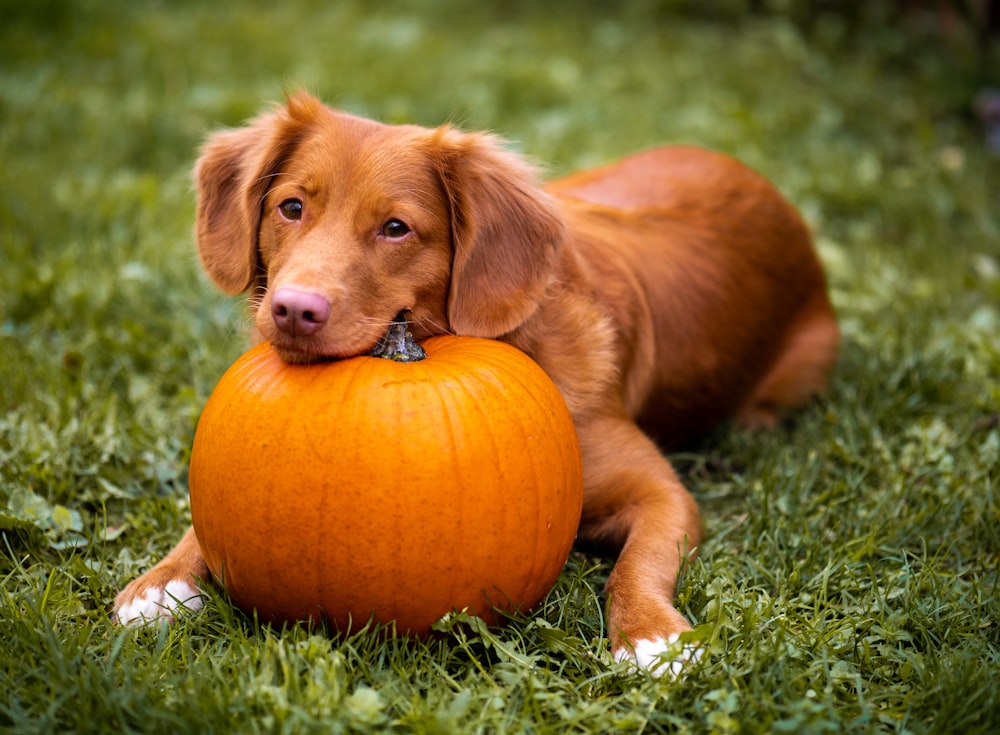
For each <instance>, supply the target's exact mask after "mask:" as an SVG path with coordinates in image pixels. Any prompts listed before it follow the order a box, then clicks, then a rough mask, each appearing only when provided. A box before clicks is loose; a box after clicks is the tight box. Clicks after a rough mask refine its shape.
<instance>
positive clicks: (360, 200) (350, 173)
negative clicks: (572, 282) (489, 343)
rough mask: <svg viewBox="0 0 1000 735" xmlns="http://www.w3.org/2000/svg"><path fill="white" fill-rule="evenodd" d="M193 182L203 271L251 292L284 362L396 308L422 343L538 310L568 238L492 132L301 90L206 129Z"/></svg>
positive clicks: (373, 328) (509, 323)
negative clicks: (269, 107) (252, 116)
mask: <svg viewBox="0 0 1000 735" xmlns="http://www.w3.org/2000/svg"><path fill="white" fill-rule="evenodd" d="M195 179H196V183H197V188H198V214H197V226H196V235H197V240H198V250H199V253H200V255H201V259H202V263H203V264H204V266H205V269H206V270H207V272H208V274H209V275H210V276H211V277H212V279H213V280H214V281H215V282H216V283H217V284H218V285H219V287H220V288H222V289H223V290H225V291H227V292H229V293H240V292H242V291H247V290H249V291H250V303H251V305H252V310H253V312H254V326H255V328H256V330H257V331H258V332H259V334H260V336H261V337H262V338H264V339H266V340H269V341H270V342H271V343H272V344H273V345H274V347H275V349H277V351H278V353H279V354H281V355H282V357H284V358H285V359H287V360H290V361H295V362H302V361H308V360H312V359H316V358H320V357H344V356H350V355H357V354H362V353H365V352H367V351H369V350H370V349H371V348H372V347H373V346H374V345H375V343H376V342H377V341H378V339H379V338H380V337H381V336H382V335H383V334H384V332H385V329H386V327H387V325H388V323H389V322H390V321H392V319H393V318H394V317H395V316H396V314H397V313H399V312H400V311H403V310H409V312H410V314H411V315H410V319H411V320H412V325H411V328H412V330H413V332H414V334H415V335H416V336H417V337H418V339H419V338H421V337H424V336H428V335H430V334H439V333H455V334H461V335H471V336H482V337H499V336H501V335H503V334H506V333H507V332H509V331H511V330H513V329H514V328H516V327H517V326H518V325H519V324H521V323H523V322H524V321H525V320H526V319H527V318H528V317H530V316H531V315H532V314H533V313H534V311H535V309H537V307H538V304H539V302H540V299H541V297H542V294H543V292H544V289H545V286H546V282H547V279H548V276H549V274H550V272H551V269H552V265H553V263H554V261H555V257H556V253H557V252H558V249H559V247H560V244H561V242H562V239H563V224H562V220H561V218H560V216H559V214H558V212H557V210H556V209H555V207H554V205H553V203H552V202H550V200H549V199H548V197H547V195H546V194H544V193H543V192H542V191H541V190H540V189H539V188H538V186H537V184H536V181H535V176H534V171H533V170H532V169H531V167H530V166H528V165H527V164H526V163H525V162H524V161H523V160H522V159H521V158H519V157H518V156H516V155H514V154H512V153H510V152H508V151H506V150H504V148H503V147H502V145H501V143H500V141H498V140H497V139H496V138H494V137H492V136H489V135H485V134H481V133H462V132H459V131H457V130H454V129H452V128H450V127H442V128H438V129H428V128H421V127H416V126H392V125H383V124H380V123H377V122H374V121H371V120H366V119H363V118H358V117H353V116H350V115H346V114H343V113H339V112H335V111H333V110H331V109H329V108H327V107H325V106H323V105H322V104H320V103H319V102H318V101H317V100H315V99H313V98H312V97H309V96H308V95H305V94H302V93H300V94H297V95H294V96H292V97H290V98H289V99H288V101H287V104H286V105H285V106H284V107H282V108H280V109H277V110H275V111H273V112H270V113H268V114H265V115H263V116H261V117H259V118H257V119H256V120H253V121H252V122H251V123H250V124H249V125H248V126H247V127H245V128H240V129H237V130H229V131H223V132H220V133H216V134H214V135H213V136H212V137H211V138H210V139H209V141H208V143H207V144H206V146H205V148H204V150H203V152H202V156H201V158H200V160H199V161H198V164H197V167H196V169H195Z"/></svg>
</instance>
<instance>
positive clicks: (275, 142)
mask: <svg viewBox="0 0 1000 735" xmlns="http://www.w3.org/2000/svg"><path fill="white" fill-rule="evenodd" d="M322 109H323V107H322V105H321V104H320V102H319V101H318V100H316V99H314V98H312V97H310V96H308V95H307V94H305V93H302V92H300V93H297V94H295V95H293V96H291V97H289V99H288V101H287V105H286V106H285V107H282V108H280V109H278V110H276V111H274V112H270V113H267V114H264V115H261V116H260V117H258V118H256V119H255V120H252V121H251V122H250V124H249V125H248V126H247V127H244V128H239V129H236V130H224V131H221V132H218V133H214V134H213V135H211V136H210V137H209V139H208V141H207V142H206V144H205V146H204V148H202V152H201V157H200V158H199V159H198V163H197V164H196V166H195V171H194V178H195V186H196V188H197V192H198V213H197V218H196V223H195V237H196V239H197V242H198V254H199V255H200V256H201V262H202V264H203V265H204V266H205V270H206V272H207V273H208V275H209V276H211V278H212V280H213V281H214V282H215V283H216V285H218V286H219V288H221V289H222V290H223V291H226V292H227V293H231V294H235V293H240V292H241V291H246V290H247V289H249V288H251V287H252V286H254V285H258V281H260V280H262V279H263V278H264V274H263V272H262V265H261V263H260V258H259V255H258V251H257V230H258V228H259V226H260V218H261V206H262V204H263V200H264V196H265V195H266V193H267V190H268V188H269V187H270V186H271V180H272V179H273V178H274V176H275V175H276V174H277V173H279V172H280V170H281V166H282V164H283V162H284V161H285V160H287V158H288V157H289V156H290V155H291V154H292V153H293V152H294V150H295V148H296V147H297V146H298V145H299V143H300V141H301V140H302V137H303V135H304V134H305V132H306V130H307V129H308V127H309V124H310V123H311V122H312V121H314V120H315V119H316V118H317V117H318V116H319V115H320V114H321V111H322Z"/></svg>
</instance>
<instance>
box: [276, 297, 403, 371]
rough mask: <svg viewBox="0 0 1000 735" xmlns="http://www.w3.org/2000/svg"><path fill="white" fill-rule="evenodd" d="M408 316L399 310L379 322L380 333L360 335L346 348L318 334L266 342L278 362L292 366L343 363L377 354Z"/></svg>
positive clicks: (280, 338)
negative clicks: (347, 360) (330, 362)
mask: <svg viewBox="0 0 1000 735" xmlns="http://www.w3.org/2000/svg"><path fill="white" fill-rule="evenodd" d="M409 316H410V313H409V311H408V310H406V309H403V310H401V311H399V312H398V313H397V314H396V316H395V317H394V318H393V319H391V320H386V321H383V322H381V323H382V324H383V325H386V326H383V327H382V328H381V331H380V332H378V333H374V334H364V335H361V336H359V338H358V339H356V340H355V341H354V342H353V343H352V344H350V345H348V346H343V345H339V344H336V343H330V342H329V341H328V340H323V339H322V338H320V336H319V335H315V336H312V337H307V338H302V337H296V338H290V337H286V336H285V335H282V334H277V335H275V336H274V337H273V338H272V339H271V340H270V342H271V348H272V349H273V350H274V351H275V352H277V353H278V356H279V357H280V358H281V359H282V360H284V361H285V362H287V363H290V364H293V365H307V364H309V363H314V362H325V361H333V360H346V359H348V358H351V357H358V356H360V355H372V354H377V353H378V352H379V350H380V348H382V349H383V350H384V346H385V345H386V344H387V341H388V340H391V339H392V338H393V337H392V335H393V334H396V333H398V331H399V329H400V327H402V329H403V331H404V332H405V331H406V325H407V324H408V317H409Z"/></svg>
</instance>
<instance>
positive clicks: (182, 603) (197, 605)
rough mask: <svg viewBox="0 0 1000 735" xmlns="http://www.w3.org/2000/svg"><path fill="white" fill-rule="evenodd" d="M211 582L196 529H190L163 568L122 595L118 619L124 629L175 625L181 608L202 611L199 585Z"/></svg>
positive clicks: (143, 577) (141, 578)
mask: <svg viewBox="0 0 1000 735" xmlns="http://www.w3.org/2000/svg"><path fill="white" fill-rule="evenodd" d="M209 579H210V575H209V572H208V567H207V566H206V565H205V558H204V557H203V556H202V554H201V547H200V546H199V545H198V538H197V537H196V536H195V534H194V527H191V528H188V530H187V533H185V534H184V537H183V538H182V539H181V540H180V543H178V544H177V546H175V547H174V548H173V550H172V551H171V552H170V553H169V554H167V555H166V556H165V557H164V558H163V560H162V561H161V562H160V563H159V564H157V565H156V566H154V567H153V568H152V569H150V570H149V571H147V572H145V573H143V574H141V575H140V576H139V577H137V578H136V579H134V580H132V581H131V582H130V583H129V584H128V586H126V587H125V589H123V590H122V591H121V592H119V593H118V596H117V597H115V611H114V619H115V621H116V622H118V623H122V624H124V625H130V624H133V623H135V624H142V623H148V622H153V621H157V620H162V621H165V622H172V621H173V619H174V613H175V612H176V611H177V609H178V608H180V607H185V608H187V609H189V610H192V611H194V610H200V609H201V606H202V604H203V603H202V599H201V595H200V594H199V593H198V589H197V586H196V585H197V583H198V581H199V580H201V581H208V580H209Z"/></svg>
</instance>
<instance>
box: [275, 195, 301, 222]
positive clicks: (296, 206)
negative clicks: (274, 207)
mask: <svg viewBox="0 0 1000 735" xmlns="http://www.w3.org/2000/svg"><path fill="white" fill-rule="evenodd" d="M278 211H279V212H281V216H282V217H284V218H285V219H288V220H292V221H296V222H297V221H298V220H300V219H302V202H300V201H299V200H298V199H286V200H285V201H283V202H282V203H281V204H279V205H278Z"/></svg>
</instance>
